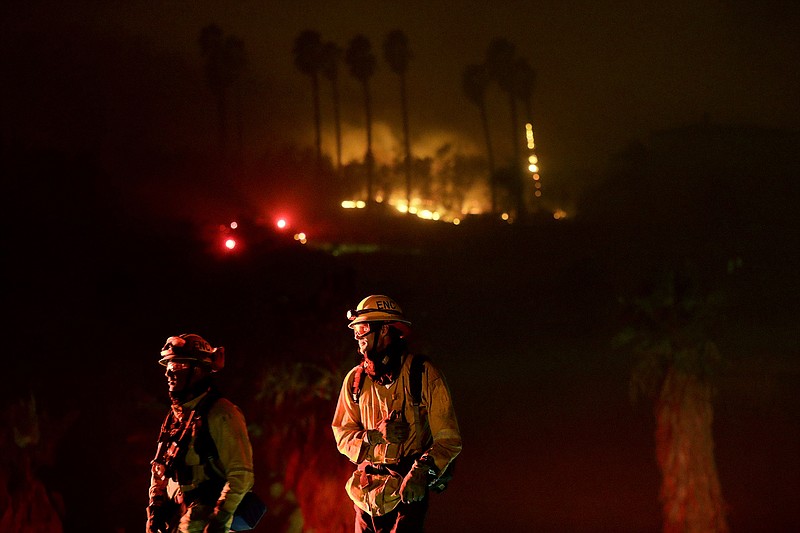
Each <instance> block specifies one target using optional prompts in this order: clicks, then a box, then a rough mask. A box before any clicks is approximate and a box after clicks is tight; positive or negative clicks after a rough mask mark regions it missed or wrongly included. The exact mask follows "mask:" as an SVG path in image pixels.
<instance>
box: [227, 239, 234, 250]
mask: <svg viewBox="0 0 800 533" xmlns="http://www.w3.org/2000/svg"><path fill="white" fill-rule="evenodd" d="M225 248H227V249H228V250H233V249H234V248H236V241H235V240H233V239H228V240H227V241H225Z"/></svg>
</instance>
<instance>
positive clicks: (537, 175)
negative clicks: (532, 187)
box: [533, 173, 539, 181]
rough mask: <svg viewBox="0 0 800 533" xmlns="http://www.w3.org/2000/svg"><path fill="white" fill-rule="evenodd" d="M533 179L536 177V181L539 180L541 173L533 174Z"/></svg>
mask: <svg viewBox="0 0 800 533" xmlns="http://www.w3.org/2000/svg"><path fill="white" fill-rule="evenodd" d="M533 179H534V180H535V181H539V174H538V173H536V174H534V175H533Z"/></svg>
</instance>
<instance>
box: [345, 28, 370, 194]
mask: <svg viewBox="0 0 800 533" xmlns="http://www.w3.org/2000/svg"><path fill="white" fill-rule="evenodd" d="M345 61H347V65H348V67H349V68H350V74H351V75H352V76H353V77H354V78H356V79H357V80H358V81H360V82H361V85H362V87H363V88H364V109H365V111H366V119H367V154H366V161H365V162H366V165H367V204H370V203H372V182H373V177H374V167H375V158H374V156H373V154H372V101H371V97H370V92H369V79H370V78H371V77H372V76H373V74H375V69H376V66H377V60H376V59H375V55H374V54H373V53H372V45H371V44H370V42H369V39H367V38H366V37H365V36H364V35H360V34H359V35H356V36H355V37H353V38H352V39H351V40H350V43H349V44H348V46H347V52H346V53H345Z"/></svg>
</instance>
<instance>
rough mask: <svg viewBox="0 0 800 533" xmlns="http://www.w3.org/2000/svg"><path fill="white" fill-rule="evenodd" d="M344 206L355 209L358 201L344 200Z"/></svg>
mask: <svg viewBox="0 0 800 533" xmlns="http://www.w3.org/2000/svg"><path fill="white" fill-rule="evenodd" d="M342 207H343V208H345V209H355V208H356V203H355V202H354V201H353V200H344V201H342Z"/></svg>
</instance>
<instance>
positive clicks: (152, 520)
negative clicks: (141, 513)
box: [144, 505, 167, 533]
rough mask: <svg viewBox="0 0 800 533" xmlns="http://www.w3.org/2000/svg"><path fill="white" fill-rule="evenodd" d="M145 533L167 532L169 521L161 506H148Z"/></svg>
mask: <svg viewBox="0 0 800 533" xmlns="http://www.w3.org/2000/svg"><path fill="white" fill-rule="evenodd" d="M144 531H145V533H161V532H162V531H163V532H165V533H166V531H167V521H166V519H165V517H164V515H163V512H162V511H161V506H159V505H150V506H148V507H147V526H146V527H145V530H144Z"/></svg>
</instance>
